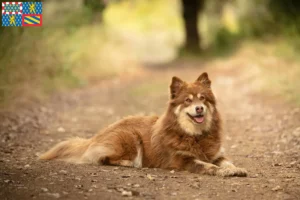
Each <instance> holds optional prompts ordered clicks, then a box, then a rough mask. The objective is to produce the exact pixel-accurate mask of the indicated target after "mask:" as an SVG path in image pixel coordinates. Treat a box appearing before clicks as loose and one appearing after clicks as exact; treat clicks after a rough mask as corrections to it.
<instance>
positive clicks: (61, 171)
mask: <svg viewBox="0 0 300 200" xmlns="http://www.w3.org/2000/svg"><path fill="white" fill-rule="evenodd" d="M59 173H60V174H67V173H68V172H67V171H66V170H60V171H59Z"/></svg>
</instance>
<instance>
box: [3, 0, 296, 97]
mask: <svg viewBox="0 0 300 200" xmlns="http://www.w3.org/2000/svg"><path fill="white" fill-rule="evenodd" d="M107 3H108V4H107ZM180 3H181V1H180V0H177V1H174V0H153V1H148V0H134V1H133V0H132V1H130V0H115V1H105V2H104V1H99V0H76V1H72V0H65V1H46V2H44V6H45V7H44V11H43V19H44V25H43V26H42V27H24V28H23V27H18V28H17V27H0V102H4V101H6V102H11V101H12V100H15V99H19V97H20V96H26V95H27V96H28V95H29V96H31V95H32V96H36V94H35V93H39V94H41V95H42V96H43V95H44V94H47V93H49V92H52V91H57V90H59V89H64V88H69V87H78V86H81V85H85V84H87V83H89V82H91V81H97V80H100V79H102V78H106V77H110V76H113V75H116V74H120V73H124V71H126V73H127V72H128V71H130V70H132V69H135V68H136V67H137V66H139V64H138V62H156V63H159V62H166V61H170V60H173V59H175V58H176V56H177V55H178V52H179V50H180V46H182V45H183V42H184V30H183V20H182V18H181V17H182V13H181V4H180ZM205 5H206V7H205V10H204V12H203V13H201V14H200V15H199V19H200V20H199V24H198V28H199V32H200V34H201V38H202V41H201V45H202V49H203V50H204V51H202V52H201V54H202V55H204V56H205V55H209V56H228V55H231V54H232V53H233V52H235V51H236V50H238V49H239V47H240V44H241V43H242V42H243V41H245V40H261V41H270V40H271V41H272V40H274V41H276V39H274V38H281V39H282V40H283V41H284V42H285V43H286V45H285V46H288V48H282V45H281V46H278V48H279V50H278V51H277V52H280V55H285V54H286V55H287V56H291V55H292V56H293V58H295V59H296V57H297V56H296V55H297V52H299V51H300V37H299V33H300V31H299V30H300V27H299V26H300V17H299V16H300V12H299V10H300V1H297V0H285V1H282V0H253V1H249V0H222V1H219V0H211V1H208V0H207V1H206V4H205ZM53 19H55V20H53ZM274 52H276V51H274ZM291 52H292V53H291ZM196 56H197V57H199V55H196ZM37 91H38V92H37Z"/></svg>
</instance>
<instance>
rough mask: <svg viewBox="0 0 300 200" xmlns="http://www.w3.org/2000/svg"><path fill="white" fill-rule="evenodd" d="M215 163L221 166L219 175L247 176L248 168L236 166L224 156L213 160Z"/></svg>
mask: <svg viewBox="0 0 300 200" xmlns="http://www.w3.org/2000/svg"><path fill="white" fill-rule="evenodd" d="M213 164H215V165H217V166H219V167H220V169H219V170H218V171H217V173H216V174H217V175H219V176H247V170H246V169H244V168H239V167H236V166H235V165H234V164H232V162H230V161H229V160H227V159H226V158H225V157H224V156H220V157H218V158H217V159H215V160H214V161H213Z"/></svg>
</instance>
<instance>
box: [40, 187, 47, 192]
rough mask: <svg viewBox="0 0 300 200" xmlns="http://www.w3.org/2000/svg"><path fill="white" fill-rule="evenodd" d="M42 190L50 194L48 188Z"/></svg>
mask: <svg viewBox="0 0 300 200" xmlns="http://www.w3.org/2000/svg"><path fill="white" fill-rule="evenodd" d="M41 190H42V191H43V192H48V191H49V190H48V189H47V188H41Z"/></svg>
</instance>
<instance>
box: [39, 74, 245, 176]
mask: <svg viewBox="0 0 300 200" xmlns="http://www.w3.org/2000/svg"><path fill="white" fill-rule="evenodd" d="M221 133H222V129H221V119H220V115H219V112H218V109H217V106H216V99H215V97H214V94H213V92H212V90H211V81H210V79H209V78H208V75H207V73H203V74H201V75H200V76H199V77H198V79H197V80H196V81H194V82H193V83H186V82H184V81H182V80H181V79H179V78H177V77H173V78H172V82H171V85H170V101H169V104H168V108H167V110H166V112H165V113H164V114H163V115H161V116H160V117H158V116H136V117H127V118H125V119H122V120H120V121H118V122H116V123H114V124H112V125H110V126H108V127H107V128H105V129H104V130H102V131H100V132H99V133H98V134H96V135H95V136H94V137H92V138H90V139H81V138H75V139H71V140H68V141H64V142H61V143H59V144H57V145H56V146H54V147H53V148H52V149H50V150H49V151H48V152H46V153H45V154H43V155H42V156H41V157H40V159H43V160H52V159H58V160H63V161H67V162H71V163H77V164H81V163H94V164H103V165H121V166H128V167H156V168H165V169H176V170H188V171H190V172H194V173H201V174H209V175H220V176H246V175H247V172H246V170H245V169H242V168H238V167H235V166H234V165H233V164H232V163H231V162H230V161H228V160H227V159H226V158H225V157H224V150H223V148H222V135H221Z"/></svg>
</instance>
